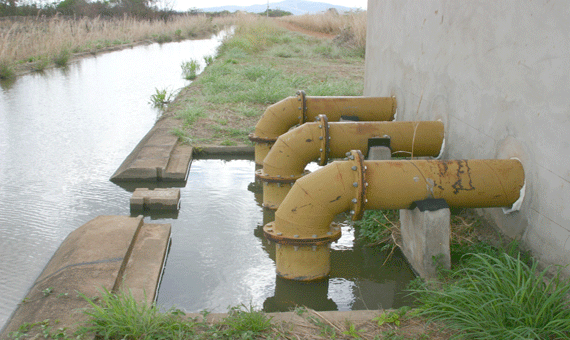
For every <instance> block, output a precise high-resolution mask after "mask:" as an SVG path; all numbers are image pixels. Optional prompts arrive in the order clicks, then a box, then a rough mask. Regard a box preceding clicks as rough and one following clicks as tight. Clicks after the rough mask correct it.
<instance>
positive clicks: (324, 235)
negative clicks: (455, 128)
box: [264, 151, 524, 280]
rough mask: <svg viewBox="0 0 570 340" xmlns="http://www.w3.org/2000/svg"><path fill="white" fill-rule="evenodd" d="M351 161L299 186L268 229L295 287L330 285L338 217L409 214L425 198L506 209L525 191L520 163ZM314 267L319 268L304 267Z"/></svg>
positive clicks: (357, 156) (354, 155)
mask: <svg viewBox="0 0 570 340" xmlns="http://www.w3.org/2000/svg"><path fill="white" fill-rule="evenodd" d="M349 158H351V160H349V161H336V162H333V163H330V164H329V165H327V166H325V167H324V168H321V169H319V170H318V171H315V172H314V173H312V174H309V175H307V176H304V177H302V178H300V179H299V180H298V181H297V182H296V183H295V185H294V186H293V188H292V189H291V191H290V192H289V194H288V195H287V197H286V198H285V200H284V201H283V202H282V203H281V205H280V206H279V209H277V211H276V213H275V221H274V222H272V223H268V224H267V225H266V226H265V227H264V234H265V236H266V237H267V238H268V239H269V240H272V241H274V242H277V243H278V244H279V245H280V246H279V251H277V252H276V265H277V273H278V275H280V276H282V277H284V278H288V279H293V280H314V279H319V278H323V277H326V275H328V270H329V268H330V262H329V260H328V256H329V253H328V244H330V242H332V241H334V240H336V239H338V238H339V237H340V229H339V228H338V227H337V226H336V225H334V224H333V223H332V221H333V219H334V217H335V216H336V215H337V214H339V213H341V212H344V211H347V210H348V211H350V213H351V215H352V216H353V219H354V220H356V219H360V218H361V216H362V213H363V212H364V209H406V208H408V207H410V205H411V204H412V203H413V202H414V201H419V200H423V199H428V198H443V199H445V200H446V202H447V204H448V205H449V206H450V207H466V208H474V207H479V208H485V207H506V206H511V205H512V204H513V203H515V202H516V201H517V200H518V199H519V196H520V194H521V188H522V187H523V185H524V170H523V167H522V164H521V163H520V162H519V161H518V160H516V159H509V160H504V159H502V160H498V159H492V160H452V161H438V160H401V161H365V160H363V156H362V154H361V153H360V152H358V151H352V152H351V155H350V156H349ZM327 242H328V243H327ZM295 247H296V248H295ZM300 247H310V250H311V251H310V252H309V251H308V249H309V248H305V249H303V251H304V253H303V254H304V261H303V262H294V261H292V260H291V259H294V258H296V257H298V256H297V255H298V254H296V253H295V252H298V251H299V249H300ZM313 249H314V250H313ZM310 263H318V264H319V267H307V266H308V264H310Z"/></svg>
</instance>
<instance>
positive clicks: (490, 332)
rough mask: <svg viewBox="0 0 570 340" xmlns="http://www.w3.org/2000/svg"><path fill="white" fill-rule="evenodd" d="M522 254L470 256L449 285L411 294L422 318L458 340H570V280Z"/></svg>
mask: <svg viewBox="0 0 570 340" xmlns="http://www.w3.org/2000/svg"><path fill="white" fill-rule="evenodd" d="M550 269H552V268H546V269H544V270H542V271H539V270H538V263H537V262H536V261H531V265H527V264H526V263H525V261H523V259H521V255H520V254H517V255H516V256H512V255H510V254H508V253H506V252H502V253H499V254H485V253H482V254H468V255H466V256H465V259H464V262H463V264H462V266H461V268H459V269H457V270H454V271H453V272H452V273H451V281H450V282H448V283H446V284H444V285H441V286H438V285H429V284H425V283H424V284H423V285H421V286H420V287H419V288H416V289H414V290H413V292H414V293H415V295H416V296H417V298H418V300H419V301H420V302H421V304H422V307H420V308H421V309H420V315H423V316H425V317H427V318H429V320H431V321H441V322H443V323H444V324H445V325H446V326H447V327H448V328H450V329H452V330H454V331H456V334H455V335H454V336H453V338H457V339H568V338H570V309H569V308H568V307H569V306H568V292H569V291H570V281H569V280H568V279H566V280H563V279H562V278H561V272H560V268H558V270H556V273H555V275H554V277H550V276H549V275H548V272H549V270H550Z"/></svg>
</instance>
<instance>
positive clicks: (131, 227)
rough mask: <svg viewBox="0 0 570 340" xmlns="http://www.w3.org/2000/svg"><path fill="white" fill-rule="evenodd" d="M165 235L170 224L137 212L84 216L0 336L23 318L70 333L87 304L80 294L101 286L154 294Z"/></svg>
mask: <svg viewBox="0 0 570 340" xmlns="http://www.w3.org/2000/svg"><path fill="white" fill-rule="evenodd" d="M169 240H170V225H156V224H151V225H144V224H143V218H142V216H139V217H128V216H99V217H97V218H95V219H93V220H91V221H89V222H87V223H86V224H84V225H83V226H81V227H79V228H78V229H76V230H75V231H73V232H71V233H70V234H69V235H68V237H67V238H66V239H65V240H64V241H63V243H62V244H61V246H60V247H59V248H58V250H57V251H56V252H55V254H54V256H53V257H52V258H51V260H50V261H49V263H48V264H47V265H46V267H45V268H44V270H43V272H42V273H41V275H40V276H39V277H38V279H37V280H36V282H35V283H34V285H33V286H32V288H31V289H30V291H29V293H28V295H27V296H26V298H25V299H24V300H23V301H22V303H20V305H19V306H18V308H17V309H16V311H15V312H14V313H13V314H12V317H11V318H10V320H9V321H8V323H7V325H6V326H5V327H4V329H3V330H2V334H0V338H1V339H6V338H8V336H9V334H10V333H11V332H14V331H17V330H18V328H19V327H20V326H21V325H22V324H24V323H35V322H41V321H44V320H46V319H49V320H51V321H52V323H51V324H50V326H53V327H54V329H57V328H67V334H72V333H73V332H74V331H75V330H76V329H77V327H78V325H79V323H81V322H84V321H85V320H86V319H87V318H86V317H85V315H84V314H83V310H85V309H86V308H88V307H89V304H88V302H87V301H86V300H85V299H84V298H83V297H82V296H81V294H84V295H85V296H87V297H89V298H93V297H96V296H100V290H101V289H107V290H109V291H116V290H117V289H118V288H119V287H120V285H121V284H124V285H125V286H122V287H128V288H130V289H131V290H132V291H134V292H137V293H136V294H137V295H136V297H137V298H139V297H141V296H142V295H141V294H139V293H138V292H145V291H150V292H152V293H151V294H147V295H148V296H149V297H150V296H152V298H154V292H155V291H156V289H157V287H158V282H159V278H160V274H161V272H162V264H163V263H164V257H165V256H166V249H167V245H168V242H169ZM147 269H148V270H147ZM123 278H124V279H125V280H124V281H123ZM141 301H142V299H141ZM55 320H59V322H58V323H57V324H55ZM34 331H37V332H39V331H40V329H37V330H34ZM28 335H29V336H30V337H33V336H34V335H36V334H33V332H30V333H28Z"/></svg>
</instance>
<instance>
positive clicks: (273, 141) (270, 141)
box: [248, 133, 277, 144]
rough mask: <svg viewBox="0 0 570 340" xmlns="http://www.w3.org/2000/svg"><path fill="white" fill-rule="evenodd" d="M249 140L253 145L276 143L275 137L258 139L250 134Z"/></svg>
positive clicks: (253, 134)
mask: <svg viewBox="0 0 570 340" xmlns="http://www.w3.org/2000/svg"><path fill="white" fill-rule="evenodd" d="M248 137H249V140H250V141H252V142H253V143H271V144H273V143H275V142H276V141H277V138H275V137H259V136H256V135H255V133H250V134H249V135H248Z"/></svg>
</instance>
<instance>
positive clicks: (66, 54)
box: [53, 48, 71, 67]
mask: <svg viewBox="0 0 570 340" xmlns="http://www.w3.org/2000/svg"><path fill="white" fill-rule="evenodd" d="M69 58H71V52H70V51H69V50H68V49H67V48H64V49H62V50H61V51H60V52H59V53H58V54H57V55H56V56H55V57H54V58H53V62H54V63H55V64H56V65H57V66H59V67H63V66H65V65H67V63H68V62H69Z"/></svg>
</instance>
